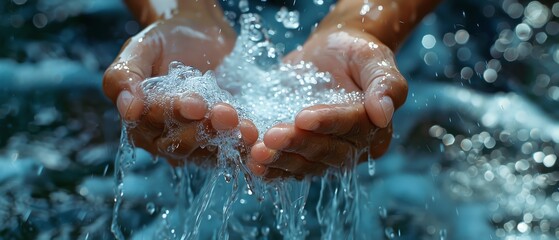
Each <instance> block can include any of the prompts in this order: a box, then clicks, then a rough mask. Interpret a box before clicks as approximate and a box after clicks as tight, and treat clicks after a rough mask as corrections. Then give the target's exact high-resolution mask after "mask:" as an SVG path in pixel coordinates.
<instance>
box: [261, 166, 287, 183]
mask: <svg viewBox="0 0 559 240" xmlns="http://www.w3.org/2000/svg"><path fill="white" fill-rule="evenodd" d="M290 176H291V174H289V173H288V172H286V171H283V170H281V169H277V168H268V169H267V170H266V174H265V175H264V179H265V180H268V181H272V180H275V179H284V178H288V177H290Z"/></svg>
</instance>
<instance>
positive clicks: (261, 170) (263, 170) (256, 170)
mask: <svg viewBox="0 0 559 240" xmlns="http://www.w3.org/2000/svg"><path fill="white" fill-rule="evenodd" d="M246 166H247V167H248V169H249V170H250V171H251V172H252V173H253V174H254V175H256V176H261V177H262V176H264V175H266V174H267V173H268V168H267V167H265V166H264V165H261V164H257V163H254V162H252V161H249V162H247V164H246Z"/></svg>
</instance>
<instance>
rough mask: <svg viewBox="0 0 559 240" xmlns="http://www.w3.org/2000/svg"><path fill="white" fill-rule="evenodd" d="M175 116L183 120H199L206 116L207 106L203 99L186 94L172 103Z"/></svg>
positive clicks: (194, 94) (195, 95) (196, 95)
mask: <svg viewBox="0 0 559 240" xmlns="http://www.w3.org/2000/svg"><path fill="white" fill-rule="evenodd" d="M173 111H174V115H175V116H180V117H179V118H184V119H185V120H201V119H203V118H204V117H205V116H206V113H207V111H208V106H207V104H206V101H204V99H203V98H202V97H201V96H200V95H198V94H196V93H188V94H185V95H183V96H181V97H180V98H178V99H176V100H175V101H174V103H173Z"/></svg>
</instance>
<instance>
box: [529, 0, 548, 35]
mask: <svg viewBox="0 0 559 240" xmlns="http://www.w3.org/2000/svg"><path fill="white" fill-rule="evenodd" d="M524 16H525V17H526V20H525V21H526V22H527V23H528V24H530V25H531V26H533V27H535V28H540V27H543V26H544V25H545V24H546V23H547V21H549V19H550V17H551V16H550V11H549V8H548V7H547V6H545V5H543V4H541V3H540V2H538V1H532V2H530V3H528V6H526V9H525V10H524Z"/></svg>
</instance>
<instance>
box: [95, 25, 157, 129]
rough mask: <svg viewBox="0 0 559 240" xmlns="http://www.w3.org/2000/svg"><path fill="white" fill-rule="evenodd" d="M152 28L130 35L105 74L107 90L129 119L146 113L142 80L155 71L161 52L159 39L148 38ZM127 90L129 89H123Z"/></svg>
mask: <svg viewBox="0 0 559 240" xmlns="http://www.w3.org/2000/svg"><path fill="white" fill-rule="evenodd" d="M150 30H151V28H146V29H144V31H142V32H141V33H139V34H137V35H136V36H134V37H132V38H130V39H129V40H128V41H127V42H126V43H125V44H124V47H123V49H122V51H121V52H120V53H119V55H118V57H117V59H116V60H115V61H114V62H113V64H111V66H110V67H109V68H108V69H107V71H106V72H105V74H104V76H103V91H104V92H105V95H107V97H108V98H109V99H111V100H112V101H113V102H115V103H117V108H118V110H119V112H120V114H121V116H122V117H123V118H125V119H126V120H131V121H133V120H137V119H138V118H139V116H140V114H141V113H142V109H140V108H141V107H143V104H138V102H143V100H141V99H142V95H141V93H140V91H139V89H138V87H137V86H138V84H139V82H141V81H142V80H144V79H145V78H147V77H150V76H151V74H152V65H153V63H154V62H155V61H156V59H157V57H158V56H159V54H160V52H159V49H160V47H158V46H159V41H158V40H157V39H156V38H149V39H148V38H147V37H146V35H147V33H148V32H149V31H150ZM124 90H127V91H128V92H123V91H124Z"/></svg>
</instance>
